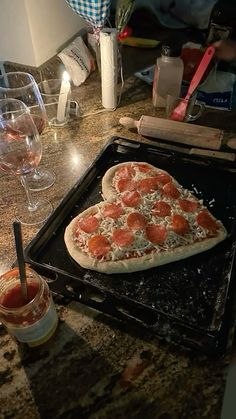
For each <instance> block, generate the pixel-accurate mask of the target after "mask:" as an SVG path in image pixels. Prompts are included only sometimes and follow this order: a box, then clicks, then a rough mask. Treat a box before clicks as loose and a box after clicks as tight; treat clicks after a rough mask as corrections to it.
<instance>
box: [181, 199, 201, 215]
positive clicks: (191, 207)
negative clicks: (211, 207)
mask: <svg viewBox="0 0 236 419" xmlns="http://www.w3.org/2000/svg"><path fill="white" fill-rule="evenodd" d="M178 203H179V206H180V208H181V209H182V211H185V212H194V211H196V209H197V207H198V202H197V201H190V200H189V199H179V200H178Z"/></svg>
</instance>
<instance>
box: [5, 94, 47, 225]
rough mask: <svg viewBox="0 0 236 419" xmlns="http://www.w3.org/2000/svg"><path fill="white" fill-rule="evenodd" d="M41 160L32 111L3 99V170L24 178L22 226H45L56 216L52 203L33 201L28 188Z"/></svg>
mask: <svg viewBox="0 0 236 419" xmlns="http://www.w3.org/2000/svg"><path fill="white" fill-rule="evenodd" d="M41 157H42V145H41V141H40V136H39V134H38V130H37V128H36V125H35V123H34V121H33V118H32V117H31V114H30V111H29V109H28V108H27V107H26V106H25V104H24V103H23V102H21V101H19V100H17V99H0V170H2V171H3V172H5V173H7V174H9V175H15V176H19V177H20V178H21V182H22V184H23V186H24V188H25V191H26V196H27V203H23V204H21V205H19V204H18V205H17V208H16V211H15V217H16V219H17V220H19V221H21V222H22V224H28V225H33V224H38V223H42V222H43V221H45V220H46V219H47V218H48V216H49V215H50V214H51V212H52V205H51V203H50V202H49V201H47V200H45V199H40V200H37V202H35V201H34V200H33V198H32V197H31V194H30V190H29V186H28V176H27V175H28V174H29V173H32V172H33V171H34V170H35V168H36V167H37V166H38V164H39V162H40V160H41Z"/></svg>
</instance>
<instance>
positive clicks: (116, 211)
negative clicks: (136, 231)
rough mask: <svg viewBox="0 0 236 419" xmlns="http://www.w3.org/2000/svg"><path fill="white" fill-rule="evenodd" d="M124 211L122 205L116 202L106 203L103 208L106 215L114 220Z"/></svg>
mask: <svg viewBox="0 0 236 419" xmlns="http://www.w3.org/2000/svg"><path fill="white" fill-rule="evenodd" d="M122 213H123V209H122V207H121V206H119V205H116V204H106V205H105V207H104V208H103V215H104V217H109V218H113V219H114V220H117V219H118V218H119V217H120V216H121V214H122Z"/></svg>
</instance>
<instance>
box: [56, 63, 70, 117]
mask: <svg viewBox="0 0 236 419" xmlns="http://www.w3.org/2000/svg"><path fill="white" fill-rule="evenodd" d="M69 80H70V77H69V74H68V73H67V71H64V73H63V76H62V82H61V89H60V94H59V102H58V107H57V120H58V122H64V121H65V118H66V106H67V100H68V95H69V93H70V81H69Z"/></svg>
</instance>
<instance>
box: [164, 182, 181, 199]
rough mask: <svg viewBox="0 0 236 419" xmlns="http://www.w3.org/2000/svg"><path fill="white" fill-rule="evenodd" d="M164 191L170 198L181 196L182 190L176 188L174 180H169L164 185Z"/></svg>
mask: <svg viewBox="0 0 236 419" xmlns="http://www.w3.org/2000/svg"><path fill="white" fill-rule="evenodd" d="M162 191H163V193H164V194H165V195H166V196H168V197H169V198H173V199H177V198H179V196H180V192H179V191H178V189H177V188H176V186H175V185H173V183H172V182H168V183H166V184H165V185H164V186H163V189H162Z"/></svg>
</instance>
